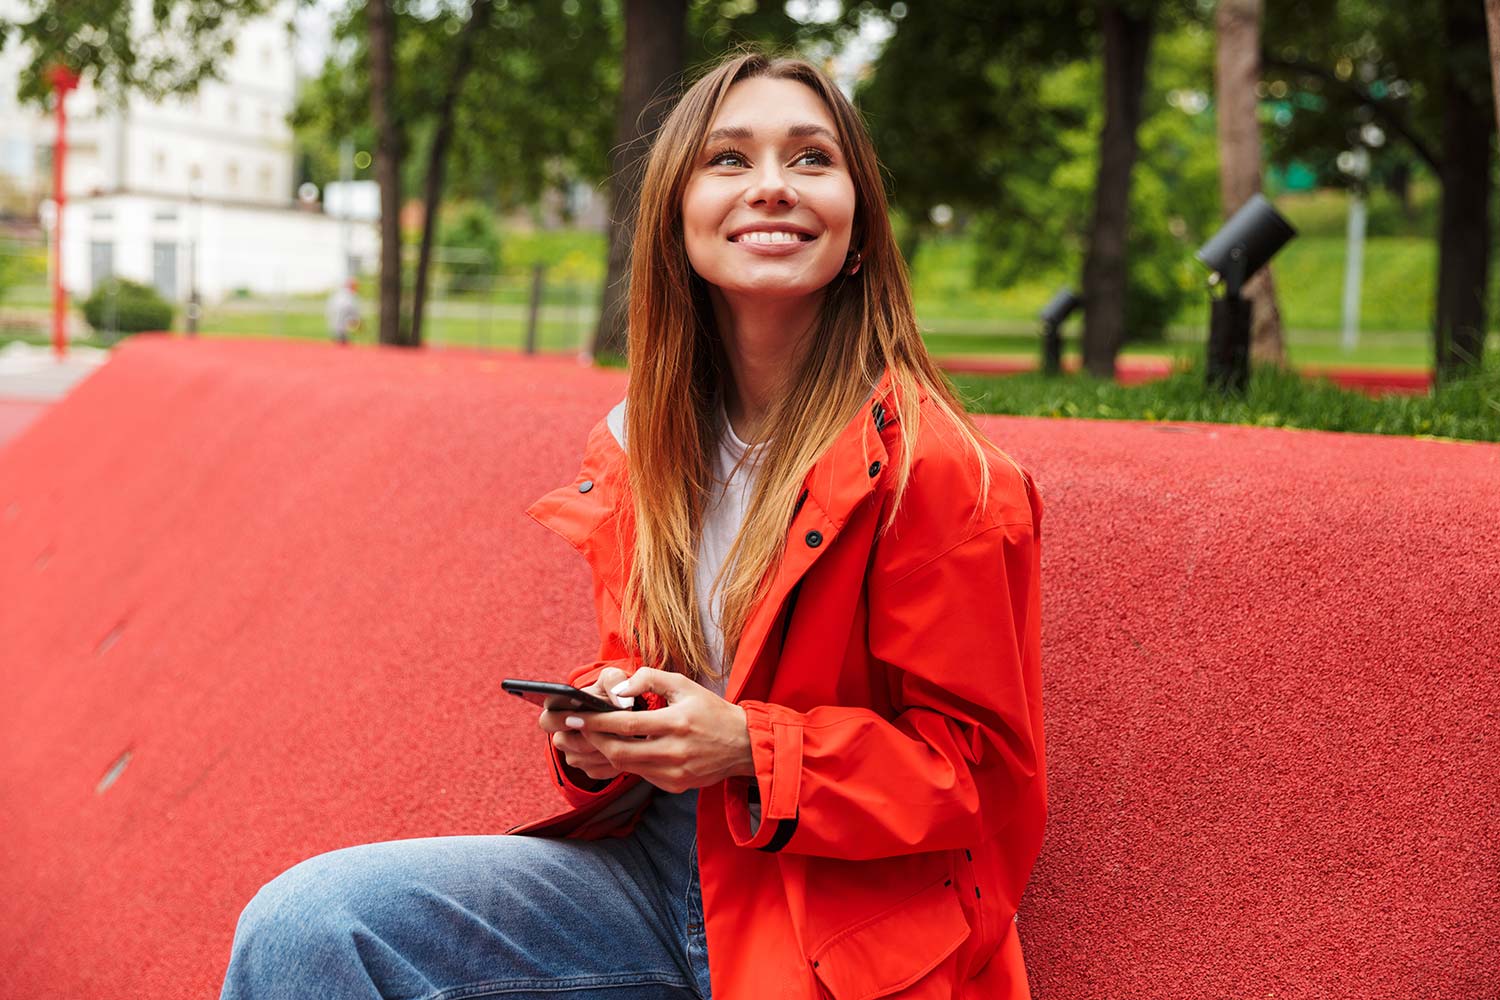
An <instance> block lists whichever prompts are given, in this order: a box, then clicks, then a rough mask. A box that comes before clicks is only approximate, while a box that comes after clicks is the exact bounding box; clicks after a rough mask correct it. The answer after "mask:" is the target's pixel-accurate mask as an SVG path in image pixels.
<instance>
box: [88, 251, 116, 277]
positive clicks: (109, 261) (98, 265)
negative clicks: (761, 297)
mask: <svg viewBox="0 0 1500 1000" xmlns="http://www.w3.org/2000/svg"><path fill="white" fill-rule="evenodd" d="M114 275H115V245H114V244H113V243H111V242H108V241H107V240H94V241H93V242H91V243H90V244H89V286H90V287H92V288H98V287H99V286H100V285H101V284H103V283H104V282H106V281H108V280H109V279H110V278H113V277H114Z"/></svg>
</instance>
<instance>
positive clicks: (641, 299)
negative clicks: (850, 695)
mask: <svg viewBox="0 0 1500 1000" xmlns="http://www.w3.org/2000/svg"><path fill="white" fill-rule="evenodd" d="M755 77H768V78H771V79H777V80H794V81H797V82H799V83H802V84H805V85H806V86H807V87H809V88H811V89H812V91H813V92H814V93H816V94H817V95H818V96H819V97H821V98H822V100H823V103H824V104H825V105H826V106H827V108H828V110H829V112H830V113H831V115H832V117H833V120H834V122H835V124H836V126H837V131H838V139H839V143H840V146H841V147H842V149H843V151H844V157H845V161H846V163H847V164H848V169H849V173H850V176H851V178H852V180H853V182H854V191H855V215H854V225H853V232H852V236H851V240H850V242H851V250H854V251H858V252H859V253H860V254H862V257H863V263H862V266H861V268H860V269H859V271H858V272H857V273H856V274H854V275H852V276H851V275H848V274H847V273H846V271H843V270H841V271H840V272H839V276H838V277H836V278H835V279H834V280H833V281H832V282H831V283H830V284H829V285H828V286H827V287H826V288H825V290H824V297H823V303H822V309H821V311H820V313H819V315H818V318H817V319H816V321H815V322H814V324H813V329H812V331H811V336H810V338H809V340H808V342H807V343H808V346H807V349H806V351H805V353H804V355H803V358H802V360H801V363H800V364H799V365H798V366H797V367H796V368H795V370H793V371H789V372H788V373H787V377H786V380H785V383H784V385H783V389H782V392H781V393H780V396H779V399H778V400H777V401H776V403H775V404H774V405H773V406H772V409H771V411H770V413H769V414H768V415H767V418H768V419H767V421H766V423H765V425H764V426H768V427H774V428H775V434H774V435H773V437H772V438H771V440H769V441H768V442H766V444H765V446H764V448H763V449H760V454H759V457H758V473H757V480H756V483H755V486H754V489H753V490H752V492H751V497H750V500H749V504H748V506H747V509H746V512H745V519H744V522H743V524H742V526H741V528H740V531H739V535H738V536H737V538H736V539H735V542H734V544H733V546H732V548H731V549H730V551H729V554H728V556H727V557H726V558H725V560H724V565H723V567H722V568H721V569H720V572H719V575H718V577H717V578H716V580H715V582H714V590H715V592H716V593H718V592H721V593H722V605H721V619H720V623H719V624H720V628H721V629H722V631H723V634H724V656H723V669H724V671H727V670H728V669H729V666H730V664H732V663H733V661H734V652H735V650H736V649H737V648H738V646H739V641H740V637H741V635H742V633H743V632H744V628H745V623H746V621H747V620H748V619H749V617H750V614H751V612H752V611H753V610H754V609H755V606H756V603H757V601H758V600H759V599H760V598H761V597H762V595H763V591H764V589H765V587H766V586H768V584H769V581H770V579H771V576H772V571H773V570H774V568H775V567H776V565H777V563H778V562H779V561H780V558H781V555H782V548H783V543H784V541H785V538H786V532H787V526H788V524H790V523H791V520H792V517H793V514H794V511H793V507H794V505H795V504H796V502H797V498H798V495H799V492H800V488H801V486H802V481H803V478H804V477H805V476H806V475H807V473H808V471H809V470H810V469H811V468H812V466H813V464H814V462H816V460H817V459H818V458H819V456H821V455H822V454H823V452H824V451H825V450H826V449H827V448H828V446H829V445H830V444H832V442H833V441H834V439H835V438H836V437H837V436H838V434H839V432H840V431H841V430H842V429H843V428H844V427H845V426H846V425H847V424H848V422H849V421H850V420H851V419H853V417H854V415H855V414H856V413H857V412H859V411H861V409H862V408H863V407H864V405H865V402H866V401H867V400H868V398H869V395H870V392H871V390H873V389H874V388H875V387H876V384H877V382H878V381H879V379H880V377H881V375H882V373H883V372H884V371H885V369H886V368H887V367H888V368H889V369H890V372H891V385H892V387H893V388H894V389H895V394H896V412H895V414H894V416H895V418H896V419H897V420H898V421H899V423H900V425H901V427H902V428H903V430H902V435H903V437H904V439H905V440H906V441H908V442H911V441H914V440H915V435H916V433H917V425H918V418H917V409H918V399H919V392H918V388H919V387H920V388H921V389H924V390H926V392H927V393H928V395H929V398H930V401H931V403H933V404H934V405H935V406H936V407H937V409H938V412H940V413H942V414H944V415H945V416H946V417H947V418H948V419H950V420H951V421H952V422H953V423H954V425H955V426H956V427H957V428H958V429H959V431H960V433H961V434H962V436H963V438H964V439H965V441H966V443H967V444H968V445H969V446H970V447H972V449H973V451H974V454H975V456H976V458H977V459H978V468H979V479H980V489H979V496H978V498H977V499H978V501H979V502H980V503H982V502H983V498H984V497H985V495H986V494H987V493H988V490H989V466H988V463H987V462H986V461H985V452H986V451H987V450H988V451H990V452H991V453H996V452H998V449H996V448H995V446H994V445H993V444H992V443H990V442H989V441H988V440H987V439H986V438H985V437H984V435H983V434H981V433H980V432H979V431H978V430H977V429H976V428H975V427H974V425H973V423H972V422H971V421H970V420H969V418H968V416H967V414H965V412H964V409H963V405H962V404H961V403H960V402H959V400H958V398H957V396H956V395H955V393H954V391H953V389H952V386H951V385H950V383H949V382H948V380H947V379H946V378H945V377H944V376H943V375H942V373H941V372H940V371H939V370H938V368H937V366H936V365H935V364H934V363H933V362H932V360H931V359H930V358H929V357H928V356H927V350H926V346H925V344H924V343H923V341H922V337H921V334H920V332H919V331H918V329H917V322H916V316H915V314H914V312H913V310H912V299H911V286H910V284H909V282H908V279H907V273H906V265H905V263H904V262H903V261H902V259H901V254H900V251H899V250H898V249H897V245H896V241H895V237H894V235H893V234H892V232H891V226H890V220H889V218H888V216H887V209H886V199H885V190H884V188H883V186H882V183H881V176H880V166H879V163H878V161H877V159H876V157H875V149H874V146H873V145H872V143H871V142H870V137H869V133H868V132H867V131H866V129H865V126H864V122H863V120H862V119H861V117H860V115H859V112H858V111H856V110H855V108H854V107H853V105H851V104H850V103H849V101H848V100H847V99H846V98H845V97H844V95H843V94H842V93H841V92H840V91H839V89H838V88H837V87H836V86H835V85H834V84H833V83H832V82H831V81H830V80H829V79H828V78H827V77H826V76H824V75H823V73H821V72H820V71H819V70H818V69H816V68H815V67H814V66H812V65H811V64H809V63H807V62H805V61H803V60H800V59H787V58H772V57H770V56H768V55H766V54H763V53H761V52H757V51H747V52H741V53H739V54H736V55H734V56H731V57H730V58H728V59H725V60H724V61H723V62H721V63H719V64H718V65H717V66H715V67H713V68H712V69H711V70H709V72H708V73H706V74H705V75H704V76H702V77H701V78H700V79H699V80H698V81H697V82H696V83H695V84H693V85H692V87H690V88H689V89H688V90H687V92H686V93H685V94H684V95H683V96H682V98H681V100H680V101H679V102H678V103H677V105H676V107H675V108H674V109H673V110H672V112H671V113H670V114H669V115H668V116H667V118H666V120H665V121H664V122H663V124H662V126H661V129H660V131H659V132H658V133H657V136H656V139H655V141H654V143H653V145H652V148H651V154H650V159H649V161H648V163H647V166H646V171H645V175H644V177H643V179H642V186H641V199H640V205H639V211H638V213H637V216H636V227H635V241H634V245H633V247H632V252H633V259H632V267H631V277H630V313H629V326H630V332H629V346H628V350H629V358H630V384H629V388H628V390H627V406H626V414H625V420H626V428H625V430H626V434H625V437H626V441H627V442H628V449H627V450H628V462H629V477H630V486H631V491H632V493H633V494H634V515H635V542H634V552H633V560H632V562H631V567H630V574H629V577H628V579H627V582H626V586H625V592H624V594H623V595H622V600H621V603H622V613H623V616H624V620H625V622H626V623H628V625H629V626H630V627H629V628H627V629H623V630H622V631H626V632H630V633H631V634H633V636H634V639H635V652H637V653H638V654H639V655H640V656H641V658H642V661H643V662H644V663H646V664H648V665H653V666H662V667H666V668H667V669H676V670H679V671H680V672H682V673H684V674H687V675H688V676H689V677H693V678H699V679H702V678H707V677H711V676H714V674H713V668H712V662H713V661H712V659H711V658H710V656H709V651H708V647H707V644H706V641H705V639H704V634H703V630H702V623H701V622H700V621H699V614H698V605H697V601H696V596H695V589H694V575H695V572H696V567H697V548H698V540H699V537H700V534H701V531H702V523H703V514H704V510H705V507H706V505H707V503H708V502H709V500H710V499H711V498H712V496H713V491H714V490H715V488H716V484H715V475H714V470H715V460H716V456H717V454H718V441H719V435H720V433H721V427H720V425H719V421H718V409H719V403H720V399H721V395H720V393H721V385H722V380H723V379H725V378H727V377H729V373H728V372H727V370H726V367H725V362H724V355H723V350H722V345H721V343H720V341H719V339H718V334H717V332H716V327H715V321H714V314H713V310H712V308H711V306H710V303H709V297H708V286H707V284H706V283H705V282H704V280H703V279H702V278H700V277H699V276H698V275H697V274H695V273H694V272H693V270H692V267H691V266H690V264H689V262H688V256H687V250H686V247H685V245H684V241H683V232H682V198H683V192H684V189H685V188H686V186H687V182H688V180H689V177H690V175H691V173H692V170H693V167H694V164H695V162H696V160H697V157H698V155H699V153H700V151H701V149H702V147H703V143H704V139H705V137H706V136H707V134H708V130H709V128H710V127H711V126H712V123H713V121H714V119H715V117H716V116H717V115H718V112H719V108H720V107H721V105H722V104H723V102H724V99H725V95H726V94H727V93H728V92H729V88H730V87H732V86H733V85H734V84H736V83H738V82H739V81H741V80H746V79H751V78H755ZM899 455H900V457H899V460H898V462H897V466H896V468H895V469H893V470H892V474H893V475H894V477H895V495H894V499H895V502H894V503H892V504H891V507H890V516H889V517H888V518H887V519H886V522H885V524H884V525H882V526H881V529H880V530H882V531H884V529H885V528H887V527H889V526H890V523H891V521H892V520H894V516H895V512H896V509H897V507H898V506H899V504H900V500H901V497H902V495H903V493H904V492H905V489H906V485H907V480H908V479H909V478H910V474H911V449H910V448H909V447H908V448H902V449H900V451H899ZM1002 457H1003V453H1002ZM1007 460H1008V459H1007Z"/></svg>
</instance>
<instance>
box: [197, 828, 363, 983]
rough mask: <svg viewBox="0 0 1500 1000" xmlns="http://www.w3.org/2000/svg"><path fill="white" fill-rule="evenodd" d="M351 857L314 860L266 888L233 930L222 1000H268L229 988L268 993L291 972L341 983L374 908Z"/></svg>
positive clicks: (335, 854) (339, 855) (345, 853)
mask: <svg viewBox="0 0 1500 1000" xmlns="http://www.w3.org/2000/svg"><path fill="white" fill-rule="evenodd" d="M350 860H352V859H351V858H350V857H349V852H348V851H347V850H343V851H333V852H330V853H328V854H322V855H318V856H316V857H313V858H309V859H308V860H306V861H303V862H301V863H300V864H297V865H294V866H292V867H291V868H289V869H287V870H286V871H284V872H282V873H281V874H280V875H278V876H276V878H274V879H272V880H271V881H270V882H267V883H266V884H265V885H264V886H262V887H261V889H260V891H259V892H257V893H256V894H255V896H254V898H252V899H251V900H250V902H249V903H248V904H246V906H245V909H244V910H243V911H242V912H241V913H240V919H239V923H238V924H237V925H236V927H235V933H234V947H233V951H232V953H231V956H230V968H229V975H228V978H227V980H226V984H225V992H224V996H225V997H230V996H235V997H238V996H241V995H244V996H256V997H259V996H268V995H275V994H273V993H269V992H268V991H267V990H266V989H264V988H258V989H255V990H254V991H250V990H244V991H241V992H236V991H235V990H232V989H231V984H235V983H238V984H240V985H241V986H250V985H253V984H255V983H257V982H259V983H263V984H265V985H266V986H269V985H270V984H272V983H275V982H282V981H283V977H284V976H285V974H286V973H287V971H288V970H290V969H294V968H295V969H299V970H301V971H302V972H303V974H313V975H327V976H336V975H337V970H338V969H339V968H340V967H341V966H342V967H347V966H349V964H350V959H351V958H354V959H355V960H356V961H357V956H356V955H354V953H353V949H354V939H355V935H356V932H357V928H358V927H359V926H360V924H361V922H362V918H361V911H362V910H364V909H365V908H366V907H368V906H370V905H371V903H372V900H371V898H370V895H371V893H373V892H378V891H379V887H378V885H377V884H374V882H375V880H372V879H368V878H366V877H364V876H362V875H361V873H360V872H359V869H358V866H357V865H353V864H349V863H348V862H349V861H350Z"/></svg>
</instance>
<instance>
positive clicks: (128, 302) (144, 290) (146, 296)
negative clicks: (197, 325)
mask: <svg viewBox="0 0 1500 1000" xmlns="http://www.w3.org/2000/svg"><path fill="white" fill-rule="evenodd" d="M83 317H84V319H86V320H88V322H89V326H91V327H93V328H94V332H96V333H105V332H111V333H118V334H128V333H143V332H145V331H147V330H170V329H171V328H172V304H171V303H170V302H168V301H167V300H166V299H164V298H162V297H161V296H160V295H158V294H157V292H156V289H154V288H152V287H151V286H150V285H142V284H140V283H139V282H135V281H127V280H126V279H124V278H109V279H107V280H105V281H101V282H100V283H99V284H98V285H96V286H95V287H94V291H93V293H92V294H91V295H89V297H88V298H87V299H85V300H84V303H83Z"/></svg>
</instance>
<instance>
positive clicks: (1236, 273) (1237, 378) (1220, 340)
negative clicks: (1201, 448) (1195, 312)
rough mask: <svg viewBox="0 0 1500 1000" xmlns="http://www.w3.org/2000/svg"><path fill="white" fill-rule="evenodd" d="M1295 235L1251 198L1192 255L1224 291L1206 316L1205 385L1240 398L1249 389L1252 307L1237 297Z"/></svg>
mask: <svg viewBox="0 0 1500 1000" xmlns="http://www.w3.org/2000/svg"><path fill="white" fill-rule="evenodd" d="M1296 235H1297V230H1295V229H1293V228H1292V224H1291V223H1290V222H1288V221H1286V219H1285V218H1283V217H1282V216H1281V213H1279V212H1277V211H1276V209H1275V208H1273V207H1272V205H1271V203H1270V202H1269V201H1267V200H1266V197H1265V196H1264V195H1262V194H1255V195H1252V196H1251V197H1250V200H1249V201H1247V202H1245V204H1244V205H1242V206H1240V210H1239V211H1238V212H1235V213H1234V214H1233V215H1232V216H1230V217H1229V221H1228V222H1226V223H1224V228H1222V229H1220V230H1219V231H1218V232H1217V233H1215V234H1214V236H1213V238H1212V239H1210V240H1209V241H1208V242H1207V243H1205V244H1203V247H1202V249H1200V250H1199V251H1198V253H1197V254H1196V255H1195V256H1196V257H1197V258H1198V260H1199V261H1200V262H1202V264H1203V265H1204V266H1205V267H1207V268H1208V269H1209V270H1210V271H1211V272H1213V273H1212V274H1211V275H1210V276H1209V279H1208V283H1209V285H1210V286H1211V287H1212V286H1220V285H1222V286H1223V288H1224V294H1223V295H1221V296H1217V297H1215V298H1214V300H1213V304H1212V306H1211V308H1210V312H1209V325H1208V382H1209V384H1210V385H1213V386H1216V387H1217V388H1219V389H1222V390H1225V391H1232V392H1237V393H1243V392H1244V391H1245V389H1246V388H1247V387H1248V386H1249V384H1250V303H1249V302H1247V301H1246V300H1245V299H1244V298H1242V297H1241V295H1240V292H1241V291H1242V290H1243V289H1244V287H1245V282H1247V281H1249V280H1250V278H1251V276H1252V275H1254V274H1255V272H1256V271H1259V270H1260V269H1261V268H1262V267H1265V266H1266V264H1267V263H1268V262H1269V261H1270V260H1271V258H1272V257H1274V256H1276V251H1278V250H1280V249H1281V248H1282V247H1283V246H1285V245H1286V242H1287V241H1288V240H1290V239H1291V238H1292V237H1293V236H1296Z"/></svg>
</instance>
